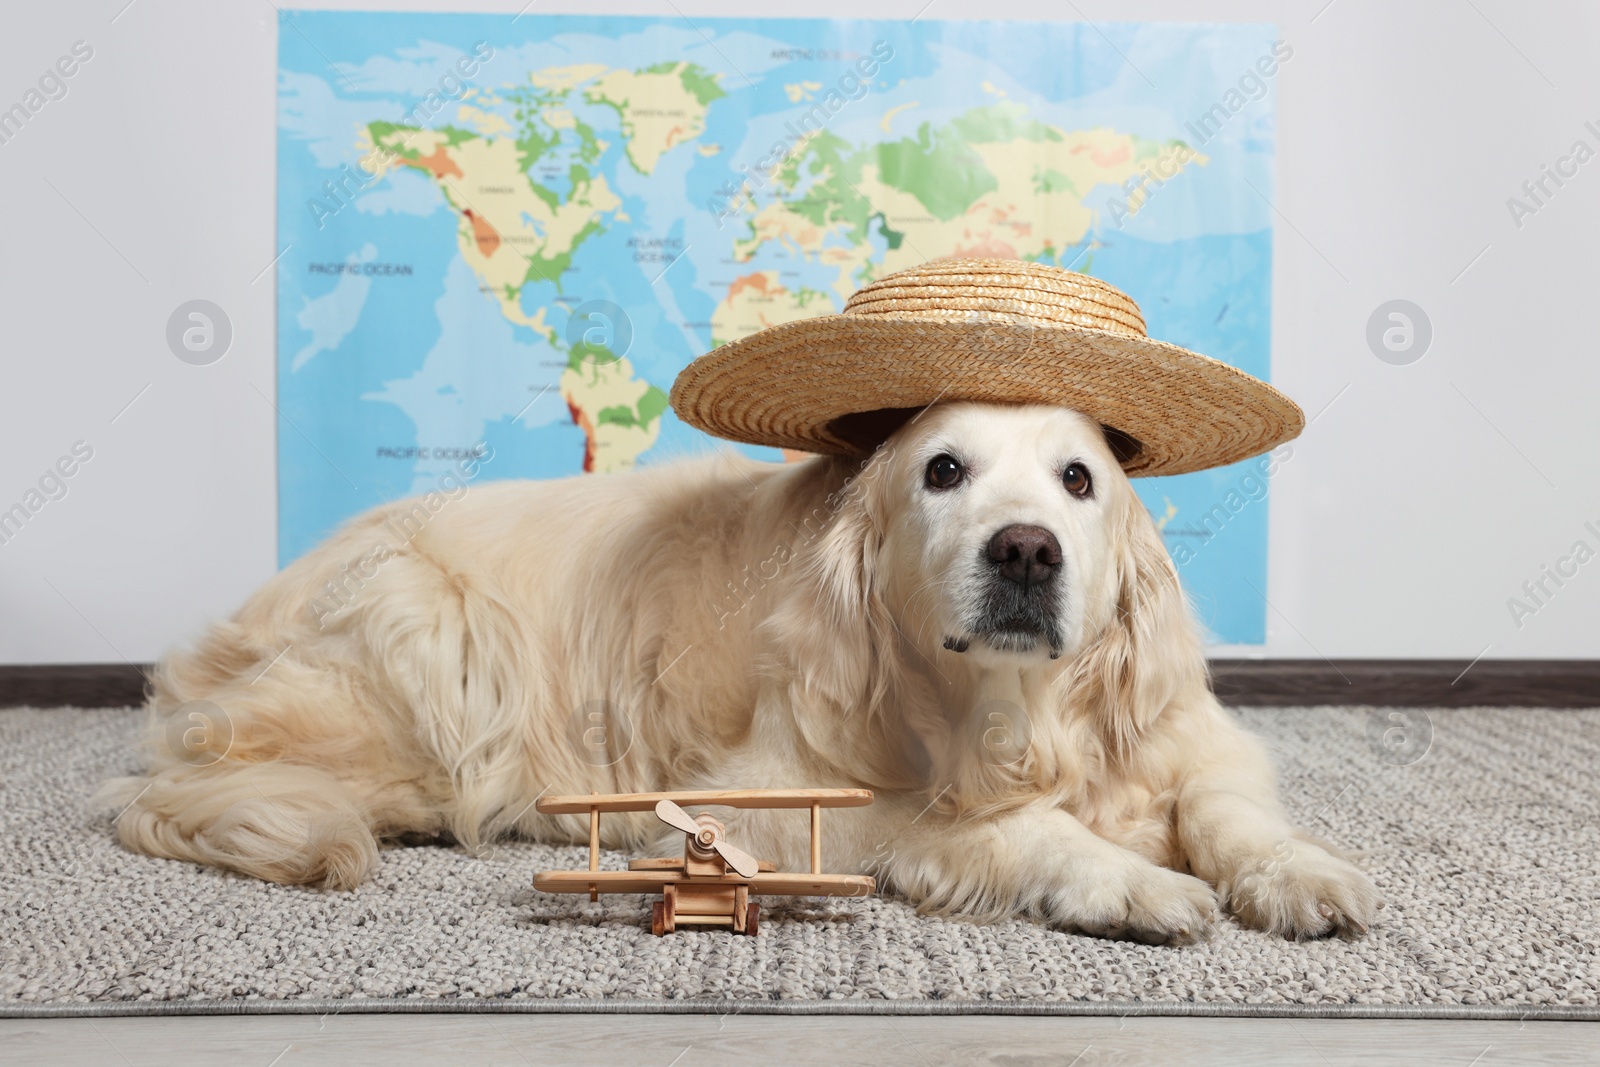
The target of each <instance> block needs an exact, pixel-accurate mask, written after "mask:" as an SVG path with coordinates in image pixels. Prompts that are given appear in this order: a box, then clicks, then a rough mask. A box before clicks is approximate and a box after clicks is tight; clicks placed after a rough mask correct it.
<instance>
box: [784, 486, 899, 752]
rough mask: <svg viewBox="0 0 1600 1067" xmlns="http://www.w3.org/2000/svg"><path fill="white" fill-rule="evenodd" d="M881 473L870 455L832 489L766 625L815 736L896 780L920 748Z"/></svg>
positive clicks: (813, 740)
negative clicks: (889, 590) (887, 561)
mask: <svg viewBox="0 0 1600 1067" xmlns="http://www.w3.org/2000/svg"><path fill="white" fill-rule="evenodd" d="M882 477H883V470H882V467H881V466H877V465H874V464H873V463H871V462H869V463H868V464H867V466H866V467H864V468H863V469H862V470H861V471H860V472H859V473H858V474H857V475H856V476H855V477H853V478H851V479H848V480H846V482H845V484H844V486H843V487H842V488H841V489H839V490H838V491H837V492H836V493H834V494H833V495H832V496H830V497H829V499H828V501H827V507H826V509H825V510H826V512H827V514H826V516H825V525H823V526H821V527H820V529H819V532H818V533H817V535H816V536H815V537H814V538H811V539H809V540H808V541H807V542H806V543H804V544H803V545H801V546H800V548H799V551H798V552H797V553H796V556H797V563H796V571H795V575H794V579H793V580H792V581H791V582H790V583H789V584H788V587H787V588H786V589H785V590H784V594H783V598H782V600H781V601H780V602H779V603H778V604H777V605H776V606H775V608H774V610H773V613H772V615H771V616H769V617H768V619H767V620H766V622H765V626H766V628H767V633H768V635H769V636H770V638H771V641H772V644H773V646H774V648H775V650H776V651H777V654H778V657H779V659H780V661H781V662H780V665H779V673H778V679H777V680H778V681H779V683H780V684H782V685H784V686H786V688H787V693H786V703H787V706H788V709H789V713H790V714H791V715H792V716H793V718H794V722H795V725H796V726H797V727H798V728H799V729H800V732H801V733H802V735H803V736H804V737H805V739H806V743H807V744H808V745H809V746H810V747H811V748H812V749H814V750H815V751H817V752H819V753H821V754H823V755H824V756H825V757H827V759H828V760H829V762H830V763H831V764H832V765H833V766H834V767H837V768H840V769H842V770H845V771H846V773H848V774H851V775H853V776H854V777H857V778H860V779H862V780H873V781H879V782H888V781H892V780H894V779H896V778H897V777H899V776H900V775H903V774H905V773H906V772H907V768H908V766H909V764H910V763H913V762H915V761H916V759H918V758H920V755H919V752H916V751H913V749H915V748H916V745H915V743H914V742H913V741H911V740H908V734H907V731H906V730H905V727H904V723H903V722H901V720H900V718H899V715H898V712H899V710H900V706H901V705H902V704H903V703H905V701H904V700H902V699H900V698H901V697H904V696H905V695H906V693H905V688H906V685H907V684H908V681H907V679H906V678H905V677H904V676H903V673H904V672H903V671H902V669H901V668H902V663H901V658H900V657H901V651H900V646H899V638H898V632H897V630H896V628H895V622H894V618H893V616H892V614H891V613H890V610H889V608H888V605H887V604H886V603H885V602H884V598H883V594H882V590H881V579H882V577H883V576H882V574H881V573H880V568H881V567H882V566H883V561H882V559H881V553H882V551H883V523H882V520H881V516H880V514H879V512H878V508H879V506H880V505H879V502H878V501H877V500H876V495H877V494H876V493H875V492H874V487H875V484H876V483H877V482H878V481H879V480H880V479H881V478H882ZM908 746H910V747H908Z"/></svg>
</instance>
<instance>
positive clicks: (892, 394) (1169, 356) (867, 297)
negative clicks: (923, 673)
mask: <svg viewBox="0 0 1600 1067" xmlns="http://www.w3.org/2000/svg"><path fill="white" fill-rule="evenodd" d="M958 400H964V401H980V402H984V403H999V404H1025V403H1037V404H1052V405H1057V406H1061V407H1069V408H1073V409H1075V410H1077V411H1081V412H1083V413H1084V414H1086V415H1089V416H1090V417H1091V418H1094V419H1096V420H1097V421H1099V422H1100V423H1101V424H1102V425H1105V426H1110V427H1113V428H1115V429H1117V430H1120V431H1122V432H1123V433H1125V434H1128V435H1130V436H1132V437H1133V438H1135V439H1136V440H1137V441H1139V442H1140V443H1141V444H1142V446H1143V447H1142V449H1141V450H1140V452H1139V453H1138V454H1137V455H1135V456H1133V457H1132V458H1130V459H1129V460H1127V461H1126V462H1125V463H1124V465H1123V466H1124V469H1125V470H1126V471H1127V472H1128V473H1129V474H1134V475H1154V474H1181V473H1183V472H1185V471H1192V470H1202V469H1204V468H1207V467H1215V466H1220V465H1222V464H1225V463H1232V462H1235V461H1237V460H1241V459H1245V458H1248V457H1250V456H1253V455H1257V454H1259V453H1261V452H1265V451H1267V450H1268V449H1270V448H1272V447H1274V446H1275V445H1278V444H1281V443H1282V442H1284V441H1287V440H1289V439H1291V438H1293V437H1294V436H1295V435H1296V434H1298V433H1299V432H1300V429H1301V427H1302V426H1303V425H1304V422H1305V417H1304V414H1303V413H1302V412H1301V410H1300V408H1299V407H1298V406H1297V405H1296V404H1295V403H1294V402H1293V401H1292V400H1290V399H1289V398H1288V397H1286V396H1284V395H1283V394H1282V393H1280V392H1278V391H1277V390H1276V389H1274V388H1273V387H1272V386H1270V385H1268V384H1266V383H1265V382H1262V381H1259V380H1258V379H1256V378H1253V377H1251V376H1250V375H1248V374H1245V373H1244V372H1243V371H1240V370H1237V369H1235V368H1233V367H1230V366H1228V365H1227V364H1226V363H1222V362H1220V361H1219V360H1215V359H1211V358H1209V357H1206V356H1201V355H1197V354H1195V353H1193V352H1189V351H1187V350H1185V349H1182V348H1179V347H1177V346H1176V345H1170V344H1166V343H1164V342H1161V341H1155V340H1151V339H1150V338H1148V337H1147V336H1145V323H1144V316H1143V315H1142V314H1141V313H1140V311H1139V307H1138V305H1137V304H1135V303H1134V302H1133V301H1132V300H1131V299H1129V298H1128V296H1127V295H1126V294H1124V293H1122V292H1121V291H1119V290H1117V289H1116V288H1114V287H1112V286H1110V285H1107V284H1106V283H1105V282H1102V281H1100V280H1099V279H1096V278H1091V277H1089V276H1087V275H1083V274H1076V273H1074V272H1072V271H1067V270H1062V269H1061V268H1059V267H1049V266H1043V265H1040V264H1037V263H1026V262H1022V261H1020V260H1005V259H959V260H938V261H935V262H933V263H929V264H926V265H924V266H921V267H916V268H912V269H911V270H904V271H899V272H897V273H895V274H890V275H888V276H886V277H884V278H881V279H879V280H878V281H876V282H873V283H872V284H870V285H868V286H866V287H865V288H863V289H862V290H861V291H859V292H857V293H856V294H855V295H854V296H852V297H851V298H850V300H849V301H848V302H847V303H846V305H845V310H844V312H843V313H842V314H839V315H824V316H821V317H819V318H813V319H801V320H798V321H795V322H788V323H783V324H782V325H778V326H774V327H771V328H769V329H766V330H762V331H760V332H759V333H756V334H752V335H751V336H749V337H746V338H743V339H742V340H739V341H735V342H732V343H731V344H726V345H723V346H722V347H720V348H717V349H715V350H713V351H711V352H709V353H707V354H706V355H704V356H701V357H700V358H699V359H697V360H695V361H694V362H693V363H691V364H690V365H689V366H688V367H687V368H685V369H684V371H683V373H681V374H680V375H678V379H677V381H676V382H675V383H674V384H673V387H672V406H673V409H674V410H675V411H676V412H677V413H678V415H679V417H680V418H682V419H683V420H684V421H685V422H688V423H689V424H691V425H693V426H696V427H699V428H700V429H702V430H705V431H706V432H708V433H712V434H716V435H717V436H719V437H726V438H729V439H731V440H735V441H743V442H746V443H749V444H763V445H774V446H778V447H782V448H793V449H800V450H802V451H809V452H822V453H831V454H838V455H858V454H861V453H862V452H863V451H869V450H870V446H868V447H866V448H864V447H863V445H862V444H861V443H860V442H858V441H856V440H854V439H851V438H849V437H847V436H844V435H841V434H839V433H837V432H836V431H835V430H834V429H833V428H832V425H831V424H832V423H833V422H834V421H835V420H837V419H839V418H840V417H842V416H845V415H850V414H855V413H859V412H862V411H872V410H879V409H904V408H922V407H926V406H928V405H929V404H933V403H938V402H952V401H958Z"/></svg>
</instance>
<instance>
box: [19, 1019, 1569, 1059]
mask: <svg viewBox="0 0 1600 1067" xmlns="http://www.w3.org/2000/svg"><path fill="white" fill-rule="evenodd" d="M0 1063H5V1064H30V1065H33V1064H128V1065H133V1067H142V1065H145V1064H151V1065H158V1067H188V1065H190V1064H226V1065H228V1067H291V1065H295V1064H310V1063H325V1064H335V1065H337V1067H359V1065H363V1064H379V1065H382V1067H399V1065H402V1064H414V1063H415V1064H421V1063H440V1064H472V1065H474V1067H489V1065H500V1064H504V1065H507V1067H548V1065H560V1064H574V1065H579V1064H583V1065H587V1064H595V1065H604V1067H624V1065H632V1064H638V1065H641V1067H644V1065H648V1067H698V1065H705V1064H740V1065H744V1067H790V1065H795V1067H803V1065H808V1064H816V1065H818V1067H847V1065H849V1067H853V1065H858V1064H864V1065H870V1067H900V1065H905V1067H931V1065H933V1064H946V1063H949V1064H995V1065H997V1067H1035V1065H1037V1067H1045V1065H1051V1067H1092V1065H1096V1064H1112V1063H1117V1064H1167V1063H1170V1064H1182V1065H1184V1067H1205V1065H1209V1064H1226V1065H1229V1067H1252V1065H1256V1064H1260V1065H1267V1064H1273V1065H1278V1064H1286V1065H1292V1064H1314V1065H1319V1067H1333V1065H1342V1064H1363V1065H1371V1064H1385V1063H1417V1064H1427V1065H1429V1067H1451V1065H1454V1067H1499V1065H1503V1064H1594V1063H1600V1024H1594V1023H1551V1022H1542V1023H1539V1022H1528V1023H1516V1022H1428V1021H1414V1020H1392V1021H1391V1020H1380V1021H1372V1020H1348V1021H1347V1020H1297V1019H1150V1018H1144V1019H1115V1018H1106V1019H1090V1018H1055V1019H1029V1018H996V1017H983V1018H979V1017H971V1016H968V1017H965V1018H929V1017H926V1016H922V1017H916V1016H910V1017H897V1018H886V1017H875V1018H863V1017H859V1016H844V1017H829V1018H818V1017H810V1018H775V1017H770V1016H768V1017H761V1018H756V1017H750V1016H729V1017H724V1018H718V1017H716V1016H708V1015H679V1016H659V1015H656V1016H650V1015H617V1016H596V1015H522V1016H507V1015H346V1016H336V1015H335V1016H326V1017H320V1018H319V1017H317V1016H308V1015H298V1016H243V1017H238V1016H236V1017H204V1018H201V1017H191V1018H165V1019H60V1020H50V1021H29V1020H14V1019H7V1020H0Z"/></svg>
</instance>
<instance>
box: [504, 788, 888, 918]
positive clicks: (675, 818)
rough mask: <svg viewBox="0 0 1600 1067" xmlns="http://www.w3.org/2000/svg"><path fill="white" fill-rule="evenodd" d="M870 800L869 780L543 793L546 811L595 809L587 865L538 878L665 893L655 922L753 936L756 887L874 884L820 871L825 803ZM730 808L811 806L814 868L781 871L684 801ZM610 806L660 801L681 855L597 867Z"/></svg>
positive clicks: (791, 889)
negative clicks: (837, 784) (617, 867)
mask: <svg viewBox="0 0 1600 1067" xmlns="http://www.w3.org/2000/svg"><path fill="white" fill-rule="evenodd" d="M871 803H872V791H871V790H870V789H732V790H717V789H708V790H687V791H678V792H670V793H611V794H600V793H594V794H591V795H589V796H568V797H545V798H544V799H542V800H540V801H539V803H538V810H539V811H541V812H543V813H544V814H546V815H577V814H581V813H583V812H585V811H587V812H588V813H589V869H588V870H586V871H543V872H541V873H539V874H537V875H535V876H534V879H533V887H534V888H535V889H538V890H540V891H542V892H545V893H587V894H589V899H590V900H598V899H600V894H601V893H660V894H661V898H662V899H660V900H658V901H656V903H655V906H654V908H653V909H652V920H651V924H650V929H651V932H652V933H655V934H657V935H660V934H669V933H671V932H672V931H674V930H676V929H677V928H678V927H679V926H722V927H726V928H728V929H729V930H732V931H733V932H734V933H739V934H749V935H750V936H751V937H754V936H755V934H756V929H757V926H758V923H759V919H760V911H761V909H760V908H759V907H757V906H756V905H755V904H754V903H752V902H751V901H750V898H751V897H753V896H850V897H864V896H867V895H868V894H870V893H871V892H872V891H873V889H874V887H875V883H874V882H873V880H872V878H870V877H869V876H867V875H863V874H823V873H822V809H823V808H859V807H865V806H866V805H868V804H871ZM684 804H694V805H711V806H714V807H727V808H809V809H811V871H810V873H808V874H789V873H781V872H779V871H777V870H776V868H775V867H774V866H773V865H772V864H770V863H767V862H765V861H763V860H758V859H756V858H755V857H754V856H751V855H750V854H749V853H747V852H745V851H744V850H743V849H740V848H737V847H735V846H734V845H733V844H732V843H731V842H729V841H728V839H727V836H726V834H725V832H724V830H723V826H722V824H721V823H720V822H718V821H717V820H716V819H715V818H713V817H712V816H710V815H707V814H704V813H702V814H700V815H690V814H689V813H688V812H686V811H684V810H683V808H682V806H681V805H684ZM607 811H654V812H655V813H656V817H657V818H659V819H660V820H661V821H662V822H664V823H666V824H667V825H668V826H671V827H672V828H673V829H676V830H681V831H683V855H682V856H670V857H666V858H663V859H636V860H630V861H629V862H628V869H627V870H625V871H602V870H601V869H600V814H601V812H607Z"/></svg>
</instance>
